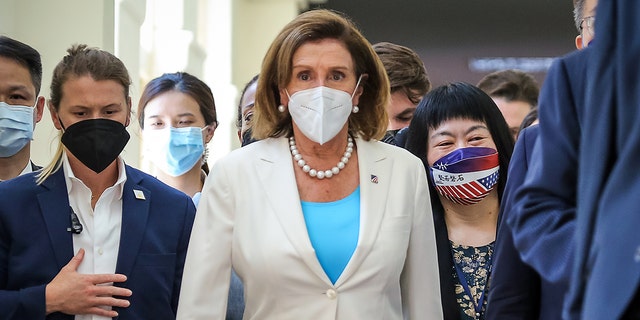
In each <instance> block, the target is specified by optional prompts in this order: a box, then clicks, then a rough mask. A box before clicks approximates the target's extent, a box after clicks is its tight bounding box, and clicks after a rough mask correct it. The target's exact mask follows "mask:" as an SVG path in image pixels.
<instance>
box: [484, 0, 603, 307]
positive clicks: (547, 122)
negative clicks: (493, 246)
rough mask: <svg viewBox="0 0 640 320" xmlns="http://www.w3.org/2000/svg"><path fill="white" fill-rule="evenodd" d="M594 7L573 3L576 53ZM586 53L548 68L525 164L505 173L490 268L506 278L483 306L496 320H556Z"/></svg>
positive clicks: (562, 297)
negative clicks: (496, 250)
mask: <svg viewBox="0 0 640 320" xmlns="http://www.w3.org/2000/svg"><path fill="white" fill-rule="evenodd" d="M597 4H598V1H597V0H576V1H574V18H575V23H576V27H577V29H578V32H579V33H580V35H579V36H578V38H579V39H580V41H576V47H577V48H578V49H583V48H585V46H584V45H588V44H589V43H590V42H591V41H592V40H593V35H594V33H593V31H594V30H593V27H594V25H593V22H594V17H595V13H596V7H597ZM591 54H592V53H591V50H578V51H576V52H573V53H570V54H568V55H566V56H564V57H562V58H560V59H557V60H556V61H555V62H554V63H553V64H552V65H551V68H550V69H549V71H548V73H547V77H546V79H545V82H544V84H543V87H542V90H541V92H540V103H539V108H538V112H539V119H540V124H539V125H538V129H536V128H535V127H532V128H531V129H530V130H529V129H528V130H527V131H528V132H529V133H528V134H527V138H526V139H525V140H524V141H522V142H521V143H519V144H520V145H521V146H520V147H519V148H518V149H519V150H520V151H519V152H518V154H517V156H516V155H514V158H516V157H519V158H520V157H523V156H524V157H525V158H526V159H527V160H525V161H526V165H524V166H521V167H519V168H513V169H512V170H511V171H510V179H511V177H513V183H511V182H510V186H509V188H508V192H509V196H508V198H507V200H506V201H507V204H505V208H510V210H505V211H504V212H503V219H502V221H503V222H506V223H504V224H503V225H505V228H504V229H501V232H502V231H503V230H504V233H501V234H499V235H498V241H499V243H500V242H501V243H503V246H502V247H503V249H502V250H501V251H500V255H503V256H504V258H502V257H500V256H499V257H498V261H496V262H497V263H498V264H497V265H496V269H500V268H501V269H502V270H505V271H507V272H506V273H505V272H502V273H500V276H501V277H500V278H498V277H496V278H494V281H495V286H496V287H501V288H502V289H501V290H499V292H500V293H498V292H496V295H492V296H491V299H492V301H490V304H489V310H490V311H491V313H492V314H495V316H496V319H503V318H504V319H509V318H508V316H511V317H512V319H525V318H524V317H523V315H527V316H528V317H531V315H532V313H531V312H528V311H527V309H529V310H533V311H534V312H536V314H538V315H539V316H538V317H537V318H535V319H560V318H564V316H563V308H567V306H568V304H567V301H568V300H567V292H568V290H569V286H570V279H571V277H572V272H573V271H572V264H573V261H574V255H575V252H576V251H575V250H576V249H575V245H576V242H575V238H574V233H575V230H576V204H577V202H576V201H577V200H576V192H577V185H578V179H579V175H578V167H580V165H579V161H578V154H579V146H580V141H581V138H580V137H581V135H582V132H583V129H582V128H584V126H585V118H584V108H585V104H586V93H587V78H588V77H587V70H588V69H589V68H590V67H591V62H590V59H591V58H590V56H591ZM534 142H535V143H534ZM531 148H532V150H531ZM589 148H590V147H589ZM511 174H513V175H511ZM557 177H561V178H560V179H558V178H557ZM508 229H510V233H507V230H508ZM501 239H502V240H501ZM500 261H504V263H501V262H500ZM524 263H526V265H527V266H525V265H524ZM531 277H535V278H538V279H539V283H540V285H539V288H538V289H537V290H529V291H528V290H526V289H527V288H526V286H520V285H514V280H515V279H523V278H531ZM493 299H495V301H493ZM520 302H521V303H520ZM523 309H524V310H523ZM606 318H609V316H607V317H606ZM611 318H615V317H613V316H611Z"/></svg>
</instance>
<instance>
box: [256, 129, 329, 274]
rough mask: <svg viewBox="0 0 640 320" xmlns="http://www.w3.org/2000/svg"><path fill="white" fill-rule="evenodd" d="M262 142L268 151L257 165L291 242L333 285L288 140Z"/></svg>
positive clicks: (315, 270) (264, 186)
mask: <svg viewBox="0 0 640 320" xmlns="http://www.w3.org/2000/svg"><path fill="white" fill-rule="evenodd" d="M261 143H262V145H263V146H264V149H263V151H264V152H263V153H262V154H261V155H260V156H259V157H258V159H256V163H255V167H256V173H257V176H258V179H259V180H260V183H261V184H262V189H263V190H264V192H265V194H266V198H267V199H268V201H269V202H270V204H271V207H272V208H273V211H274V212H275V215H276V216H277V218H278V221H279V222H280V225H281V226H282V229H283V230H284V232H285V234H286V235H287V238H289V242H290V243H291V245H292V246H293V247H294V248H295V249H296V251H297V252H298V254H299V255H300V257H301V258H302V260H303V261H304V262H305V263H306V264H307V265H308V266H309V268H310V269H311V270H312V271H313V272H314V273H315V274H316V275H317V276H318V277H319V278H320V279H322V280H323V281H324V282H326V283H327V284H328V285H331V281H330V280H329V278H328V277H327V275H326V273H325V272H324V270H323V269H322V266H321V265H320V262H318V258H317V257H316V254H315V250H314V249H313V246H312V245H311V241H310V240H309V234H308V232H307V227H306V224H305V222H304V217H303V215H302V207H301V205H300V196H299V194H298V188H297V186H296V183H295V181H296V178H295V174H294V172H293V162H292V160H291V155H290V153H289V142H288V139H285V138H278V139H267V140H265V141H263V142H261Z"/></svg>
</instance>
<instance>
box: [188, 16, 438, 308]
mask: <svg viewBox="0 0 640 320" xmlns="http://www.w3.org/2000/svg"><path fill="white" fill-rule="evenodd" d="M388 100H389V82H388V80H387V76H386V74H385V70H384V67H383V66H382V64H381V62H380V61H379V59H378V58H377V56H376V54H375V52H374V51H373V49H372V48H371V45H370V44H369V42H368V41H367V40H366V39H365V38H364V37H363V36H362V35H361V33H360V32H359V31H358V30H357V29H356V28H355V27H354V25H353V23H351V22H350V21H349V20H348V19H347V18H345V17H344V16H342V15H340V14H338V13H336V12H332V11H327V10H314V11H309V12H306V13H303V14H301V15H300V16H298V17H297V18H296V19H294V20H293V21H292V22H290V23H289V24H288V25H287V26H285V28H284V29H283V30H282V31H281V33H280V34H279V35H278V36H277V38H276V39H275V41H274V42H273V44H272V45H271V47H270V48H269V50H268V52H267V55H266V57H265V59H264V62H263V66H262V70H261V72H260V79H259V80H258V89H257V93H256V105H255V111H254V117H253V120H252V121H253V128H252V130H253V135H254V137H255V138H257V139H259V140H260V141H258V142H256V143H253V144H251V145H249V146H247V147H244V148H241V149H238V150H235V151H233V152H231V154H229V155H228V156H227V157H225V158H223V159H221V160H219V161H218V162H217V163H216V164H215V165H214V167H213V168H212V172H211V174H210V175H209V177H208V178H207V181H206V182H205V186H204V189H203V192H202V199H201V201H200V205H199V208H198V215H197V217H196V222H195V225H194V229H193V232H192V237H191V241H190V245H189V250H188V253H187V260H186V265H185V274H184V277H183V283H182V291H181V295H180V304H179V307H178V319H224V317H225V307H226V304H227V303H226V299H227V292H228V288H229V279H230V274H231V268H232V267H233V268H234V269H235V271H236V272H237V273H238V275H240V277H241V278H242V281H243V283H244V285H245V302H246V307H245V314H244V318H245V319H278V320H286V319H296V320H297V319H403V318H405V319H406V318H410V319H441V318H442V307H441V305H440V293H439V282H438V267H437V257H436V246H435V234H434V226H433V219H432V216H431V205H430V200H429V191H428V187H427V180H426V174H425V169H424V167H423V166H422V163H421V162H420V160H419V159H418V158H416V157H414V156H412V155H411V154H409V153H408V152H406V151H404V150H402V149H400V148H396V147H394V146H390V145H387V144H384V143H382V142H379V141H376V140H375V139H379V138H380V137H382V136H383V135H384V133H385V130H386V128H387V122H388V118H387V115H386V112H385V106H386V104H387V102H388Z"/></svg>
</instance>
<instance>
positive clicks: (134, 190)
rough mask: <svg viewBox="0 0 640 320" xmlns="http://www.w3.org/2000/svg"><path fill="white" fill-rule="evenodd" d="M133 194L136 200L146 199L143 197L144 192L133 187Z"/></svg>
mask: <svg viewBox="0 0 640 320" xmlns="http://www.w3.org/2000/svg"><path fill="white" fill-rule="evenodd" d="M133 194H134V195H135V196H136V199H138V200H147V198H145V197H144V192H142V190H136V189H133Z"/></svg>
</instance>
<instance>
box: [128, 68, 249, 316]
mask: <svg viewBox="0 0 640 320" xmlns="http://www.w3.org/2000/svg"><path fill="white" fill-rule="evenodd" d="M138 121H139V122H140V127H141V128H142V132H143V139H144V144H145V146H146V147H145V152H144V156H145V157H147V158H149V159H150V160H151V162H152V163H153V164H154V165H155V166H156V167H157V169H158V171H157V176H158V179H159V180H160V181H162V182H164V183H166V184H168V185H170V186H172V187H174V188H176V189H178V190H180V191H182V192H184V193H186V194H187V195H189V196H191V198H192V199H193V202H194V204H195V205H196V206H197V205H198V201H199V199H200V195H201V191H202V185H203V183H204V178H205V177H206V174H207V173H209V169H208V165H207V162H206V154H207V152H206V151H205V150H206V148H207V147H206V145H207V143H209V141H211V138H213V134H214V131H215V129H216V128H217V126H218V120H217V115H216V106H215V102H214V99H213V93H212V92H211V89H210V88H209V86H207V84H206V83H204V82H203V81H202V80H200V79H198V78H197V77H195V76H193V75H191V74H189V73H186V72H176V73H165V74H163V75H162V76H160V77H157V78H155V79H153V80H151V81H150V82H149V83H148V84H147V85H146V86H145V88H144V91H143V92H142V95H141V97H140V103H139V104H138ZM227 310H228V312H227V319H229V320H232V319H242V313H243V311H244V298H243V288H242V281H241V280H240V279H239V278H238V276H237V275H236V274H235V273H233V276H232V280H231V287H230V289H229V299H228V305H227Z"/></svg>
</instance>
